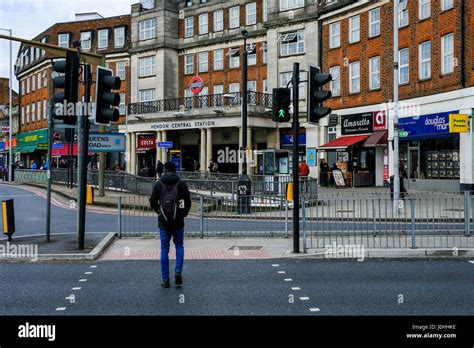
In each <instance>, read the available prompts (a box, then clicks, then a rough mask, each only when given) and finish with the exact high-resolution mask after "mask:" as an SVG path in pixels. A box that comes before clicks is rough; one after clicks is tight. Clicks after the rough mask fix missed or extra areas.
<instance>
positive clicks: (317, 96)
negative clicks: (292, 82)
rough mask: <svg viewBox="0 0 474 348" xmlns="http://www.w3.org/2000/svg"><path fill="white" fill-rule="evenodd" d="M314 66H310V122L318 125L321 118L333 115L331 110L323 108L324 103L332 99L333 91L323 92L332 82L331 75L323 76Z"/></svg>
mask: <svg viewBox="0 0 474 348" xmlns="http://www.w3.org/2000/svg"><path fill="white" fill-rule="evenodd" d="M320 72H321V71H320V69H319V68H318V67H315V66H314V65H310V66H309V80H308V107H307V109H308V122H309V123H318V122H319V120H320V119H321V118H323V117H324V116H327V115H329V114H330V113H331V111H332V110H331V108H326V107H324V106H323V102H324V101H325V100H327V99H329V98H331V95H332V94H331V91H323V86H324V85H325V84H327V83H329V82H330V81H332V76H331V74H321V73H320Z"/></svg>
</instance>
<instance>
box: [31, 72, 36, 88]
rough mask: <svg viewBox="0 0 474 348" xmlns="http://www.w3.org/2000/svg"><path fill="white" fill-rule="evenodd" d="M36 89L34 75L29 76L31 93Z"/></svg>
mask: <svg viewBox="0 0 474 348" xmlns="http://www.w3.org/2000/svg"><path fill="white" fill-rule="evenodd" d="M35 89H36V75H33V76H31V91H32V92H34V91H35Z"/></svg>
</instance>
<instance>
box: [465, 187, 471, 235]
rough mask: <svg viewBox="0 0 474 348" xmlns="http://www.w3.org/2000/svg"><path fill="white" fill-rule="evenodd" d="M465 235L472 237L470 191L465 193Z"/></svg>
mask: <svg viewBox="0 0 474 348" xmlns="http://www.w3.org/2000/svg"><path fill="white" fill-rule="evenodd" d="M464 234H465V236H466V237H469V236H470V235H471V195H470V192H469V191H464Z"/></svg>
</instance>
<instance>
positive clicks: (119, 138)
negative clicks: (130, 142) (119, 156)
mask: <svg viewBox="0 0 474 348" xmlns="http://www.w3.org/2000/svg"><path fill="white" fill-rule="evenodd" d="M89 151H91V152H125V134H122V133H90V134H89Z"/></svg>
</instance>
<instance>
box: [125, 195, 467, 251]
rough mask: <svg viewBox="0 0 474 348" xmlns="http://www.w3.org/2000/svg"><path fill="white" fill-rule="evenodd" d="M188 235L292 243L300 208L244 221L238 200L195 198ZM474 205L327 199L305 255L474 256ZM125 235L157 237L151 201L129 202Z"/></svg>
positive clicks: (266, 205) (278, 201)
mask: <svg viewBox="0 0 474 348" xmlns="http://www.w3.org/2000/svg"><path fill="white" fill-rule="evenodd" d="M192 198H193V206H192V209H191V212H190V215H189V216H188V218H186V228H185V230H186V233H187V234H189V235H194V236H200V237H205V236H253V237H277V236H278V237H289V236H290V235H291V234H292V223H293V219H292V215H293V214H292V211H291V210H292V208H293V204H292V202H287V201H286V200H285V199H284V198H283V197H278V196H277V197H276V196H263V195H258V196H252V197H251V213H250V214H239V213H238V199H237V197H216V196H214V197H209V196H202V195H198V194H193V195H192ZM472 200H473V197H472V195H471V194H470V193H469V192H466V193H465V194H464V195H454V194H451V195H449V194H447V195H443V194H440V195H428V194H421V195H412V196H411V197H407V198H406V199H405V200H404V201H403V202H404V203H403V206H402V207H401V209H400V211H399V212H397V211H394V209H393V201H392V199H391V198H390V195H389V194H365V195H360V196H359V195H352V196H351V195H346V197H337V198H334V197H331V196H329V195H328V196H322V195H321V196H320V197H319V199H318V201H313V202H310V201H308V200H303V201H302V202H301V209H300V213H299V216H300V231H301V236H302V237H303V246H304V248H305V249H306V248H312V249H325V248H328V246H334V245H336V246H340V245H342V246H345V245H346V246H347V245H359V246H363V247H364V248H365V249H374V248H375V249H388V248H412V249H414V248H449V249H452V250H451V251H452V252H454V253H455V252H457V250H458V249H463V248H474V238H473V237H472V223H473V218H472V206H473V204H472V203H473V202H472ZM119 210H120V212H121V214H119V218H118V219H119V221H118V226H119V227H118V228H119V231H118V232H119V234H120V235H121V236H137V235H146V234H151V235H155V234H157V215H156V213H155V212H154V211H152V210H151V208H150V207H149V201H148V198H146V197H121V198H120V203H119Z"/></svg>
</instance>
